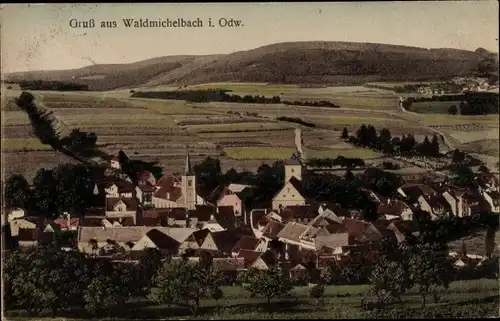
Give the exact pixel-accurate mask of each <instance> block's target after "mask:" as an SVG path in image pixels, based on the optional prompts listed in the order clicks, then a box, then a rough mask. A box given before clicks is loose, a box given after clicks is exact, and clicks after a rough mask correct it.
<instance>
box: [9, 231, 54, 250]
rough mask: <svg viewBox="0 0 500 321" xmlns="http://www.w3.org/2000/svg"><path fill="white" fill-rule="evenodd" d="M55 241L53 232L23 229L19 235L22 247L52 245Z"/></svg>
mask: <svg viewBox="0 0 500 321" xmlns="http://www.w3.org/2000/svg"><path fill="white" fill-rule="evenodd" d="M54 240H55V233H54V232H53V231H43V230H40V229H39V228H27V229H25V228H21V229H19V231H18V235H17V241H18V244H19V246H20V247H34V246H38V245H40V244H47V243H51V242H53V241H54Z"/></svg>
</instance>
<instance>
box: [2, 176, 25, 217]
mask: <svg viewBox="0 0 500 321" xmlns="http://www.w3.org/2000/svg"><path fill="white" fill-rule="evenodd" d="M30 199H31V191H30V185H29V183H28V181H27V180H26V178H24V176H23V175H20V174H15V175H12V176H10V177H9V178H8V179H7V181H6V182H5V204H6V205H7V206H13V207H20V208H23V209H26V208H27V205H28V202H29V201H30Z"/></svg>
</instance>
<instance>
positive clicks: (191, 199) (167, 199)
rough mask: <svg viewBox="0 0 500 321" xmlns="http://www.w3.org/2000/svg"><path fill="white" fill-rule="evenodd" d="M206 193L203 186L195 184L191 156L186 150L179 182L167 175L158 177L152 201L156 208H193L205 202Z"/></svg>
mask: <svg viewBox="0 0 500 321" xmlns="http://www.w3.org/2000/svg"><path fill="white" fill-rule="evenodd" d="M158 184H160V185H158ZM206 194H207V193H206V191H204V189H203V186H200V185H197V184H196V176H195V174H194V172H193V170H192V168H191V158H190V156H189V151H187V152H186V161H185V170H184V173H183V175H182V176H181V182H180V184H178V183H177V182H176V180H175V179H173V178H172V177H169V176H163V177H162V178H160V180H159V183H157V186H156V191H155V193H154V195H153V198H152V203H153V205H154V206H155V207H156V208H169V207H184V208H186V209H188V210H193V209H195V208H196V206H197V205H206V204H207V201H206V200H205V197H206V196H207V195H206Z"/></svg>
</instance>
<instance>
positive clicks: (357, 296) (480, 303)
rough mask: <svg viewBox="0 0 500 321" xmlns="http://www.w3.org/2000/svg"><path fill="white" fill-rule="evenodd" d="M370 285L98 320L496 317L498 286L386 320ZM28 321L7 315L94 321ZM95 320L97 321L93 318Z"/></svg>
mask: <svg viewBox="0 0 500 321" xmlns="http://www.w3.org/2000/svg"><path fill="white" fill-rule="evenodd" d="M368 291H369V286H368V285H355V286H327V287H326V289H325V300H324V303H322V304H318V303H317V302H316V301H315V300H313V299H311V298H310V297H309V287H307V286H302V287H295V288H294V290H293V291H292V293H291V294H290V295H289V296H288V297H285V298H276V299H273V300H272V301H271V306H267V304H265V299H262V298H250V297H249V293H248V292H246V291H245V290H244V289H243V288H241V287H239V286H227V287H224V288H223V292H224V299H222V300H220V301H219V302H216V301H214V300H203V301H202V302H201V308H200V311H199V314H198V316H197V317H193V316H191V315H190V314H189V311H188V310H187V309H183V308H176V307H172V306H167V305H154V304H153V303H152V302H150V301H147V300H144V299H141V300H134V301H133V302H130V303H128V304H127V305H126V306H123V307H120V309H119V311H117V312H115V313H113V314H112V315H113V317H108V318H101V319H98V320H125V319H129V320H130V319H133V320H141V319H142V320H145V319H149V320H159V319H162V320H165V319H167V320H175V319H177V320H178V319H198V320H203V319H204V320H207V319H209V318H213V317H214V316H215V317H217V318H219V319H233V320H234V319H240V320H244V319H356V318H358V319H359V318H363V319H366V318H381V317H382V318H419V317H428V318H432V317H450V318H453V317H465V316H469V317H491V316H498V312H499V304H498V298H499V296H498V280H471V281H457V282H453V283H452V284H451V286H450V288H449V289H448V290H444V291H442V293H441V299H440V301H439V303H433V302H432V300H430V302H429V303H428V305H427V307H426V308H425V309H424V310H422V309H421V308H420V297H419V296H418V295H416V293H415V292H414V291H410V292H409V293H407V294H406V295H404V297H403V306H401V305H394V306H392V307H388V308H387V311H386V312H385V313H386V314H384V313H382V314H376V313H374V312H373V311H367V310H364V309H363V308H362V307H361V300H362V299H363V298H368V296H367V295H368ZM47 314H48V312H47V313H44V314H43V315H41V316H40V317H37V318H28V317H25V316H24V313H23V312H22V311H9V312H8V313H7V317H8V320H19V321H20V320H60V321H62V320H75V321H76V320H84V319H87V320H88V319H90V318H92V317H91V316H88V315H85V314H83V311H71V312H61V315H62V316H63V317H59V318H56V319H52V318H48V317H46V315H47ZM93 319H95V318H93Z"/></svg>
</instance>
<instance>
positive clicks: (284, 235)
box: [278, 222, 310, 242]
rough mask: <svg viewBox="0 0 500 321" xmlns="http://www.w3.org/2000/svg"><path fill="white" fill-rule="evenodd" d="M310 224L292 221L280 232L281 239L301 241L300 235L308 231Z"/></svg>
mask: <svg viewBox="0 0 500 321" xmlns="http://www.w3.org/2000/svg"><path fill="white" fill-rule="evenodd" d="M308 228H310V226H307V225H304V224H300V223H296V222H290V223H288V224H286V225H285V227H284V228H283V229H282V230H281V231H280V232H279V233H278V237H279V238H280V239H285V240H290V241H294V242H299V241H300V240H299V237H300V236H301V235H302V234H303V233H304V232H306V231H307V229H308Z"/></svg>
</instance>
